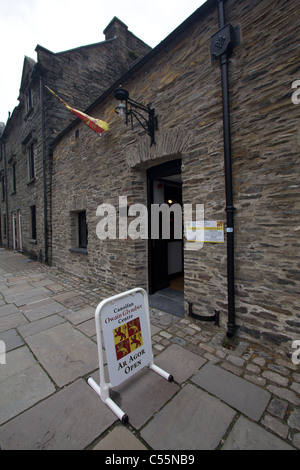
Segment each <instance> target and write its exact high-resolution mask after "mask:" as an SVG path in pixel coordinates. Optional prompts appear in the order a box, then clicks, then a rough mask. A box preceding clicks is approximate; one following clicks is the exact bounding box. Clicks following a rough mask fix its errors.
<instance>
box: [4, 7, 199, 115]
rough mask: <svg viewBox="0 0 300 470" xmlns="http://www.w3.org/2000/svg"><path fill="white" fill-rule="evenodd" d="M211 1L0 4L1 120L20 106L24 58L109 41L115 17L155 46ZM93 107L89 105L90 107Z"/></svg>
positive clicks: (33, 57) (34, 57)
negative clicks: (42, 50) (38, 47)
mask: <svg viewBox="0 0 300 470" xmlns="http://www.w3.org/2000/svg"><path fill="white" fill-rule="evenodd" d="M203 3H205V0H148V1H144V0H86V1H83V0H0V40H1V42H0V47H1V68H0V121H2V122H4V123H6V121H7V118H8V112H9V111H10V112H12V111H13V109H14V107H15V106H17V105H18V100H17V98H18V95H19V88H20V82H21V75H22V67H23V61H24V56H25V55H26V56H29V57H31V58H32V59H34V60H36V59H37V57H36V52H35V47H36V45H37V44H39V45H41V46H43V47H45V48H47V49H49V50H50V51H52V52H61V51H65V50H68V49H72V48H75V47H79V46H83V45H87V44H93V43H96V42H100V41H104V39H105V38H104V35H103V30H104V29H105V27H106V26H107V25H108V23H109V22H110V21H111V19H112V18H113V17H114V16H117V17H118V18H119V19H120V20H121V21H123V22H124V23H125V24H126V25H127V26H128V29H129V31H131V32H132V33H133V34H135V35H136V36H138V37H139V38H140V39H142V40H143V41H144V42H146V43H147V44H148V45H149V46H151V47H155V46H156V45H157V44H158V43H159V42H160V41H162V40H163V39H164V38H165V37H166V36H168V34H170V33H171V32H172V31H174V29H175V28H177V26H179V25H180V24H181V23H182V22H183V21H184V20H185V19H186V18H187V17H188V16H190V15H191V14H192V13H193V12H194V11H195V10H197V8H199V7H200V6H201V5H202V4H203ZM87 105H88V103H87Z"/></svg>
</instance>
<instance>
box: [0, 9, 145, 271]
mask: <svg viewBox="0 0 300 470" xmlns="http://www.w3.org/2000/svg"><path fill="white" fill-rule="evenodd" d="M116 27H118V33H119V35H118V36H116V35H115V34H113V35H112V32H113V33H114V32H115V29H116ZM105 39H106V40H105V41H102V42H99V43H96V44H93V45H88V46H81V47H78V48H76V49H72V50H69V51H64V52H59V53H53V52H51V51H49V50H48V49H46V48H44V47H42V46H40V45H38V46H37V47H36V52H37V63H36V62H35V61H34V60H32V59H30V58H27V57H26V58H25V60H24V66H23V72H22V79H21V87H20V95H19V101H20V104H19V106H17V107H16V108H15V109H14V111H13V113H12V115H11V117H10V119H9V120H8V121H7V123H6V127H5V129H4V133H3V135H2V137H1V150H2V153H1V154H2V158H0V174H1V175H2V176H3V177H5V179H6V187H7V188H6V189H7V198H6V199H7V201H5V200H3V201H0V213H1V217H2V220H1V222H2V224H1V230H2V233H1V234H2V238H1V241H2V244H3V245H4V246H7V247H8V248H13V237H12V230H13V228H12V214H13V213H15V214H17V215H18V214H19V213H20V214H21V229H22V230H21V231H22V246H20V243H18V246H17V249H20V248H22V251H23V252H24V253H27V254H29V255H31V256H32V257H33V258H35V259H39V260H41V261H48V262H51V256H52V223H51V197H52V194H51V180H52V142H53V140H54V139H55V137H57V135H58V134H59V133H60V132H61V131H62V130H63V129H64V128H65V127H67V126H68V125H69V124H70V123H71V122H72V121H73V120H74V114H72V113H71V112H70V111H69V110H67V109H66V108H65V106H64V105H63V104H61V103H60V102H59V101H58V100H57V99H56V98H55V97H54V96H53V95H52V94H50V93H49V92H48V91H47V90H46V88H45V85H48V86H49V87H50V88H51V89H53V90H54V91H55V92H56V93H57V94H58V95H59V96H61V98H63V99H64V100H65V101H66V102H67V103H68V104H69V105H70V106H72V107H75V108H77V109H79V110H81V111H84V110H85V109H86V108H87V107H88V106H89V105H90V104H91V103H92V102H93V101H94V100H95V99H96V98H98V97H99V96H100V95H101V94H102V93H103V92H104V91H105V90H106V89H107V87H108V86H109V85H110V84H111V83H112V82H114V80H116V78H117V77H118V76H119V75H121V74H122V73H124V72H125V71H126V70H127V69H128V67H129V66H130V65H131V64H133V63H134V62H135V61H136V60H138V58H140V57H142V56H143V55H145V53H146V52H149V50H150V49H151V48H150V47H149V46H147V45H146V44H145V43H144V42H143V41H141V40H140V39H139V38H137V37H136V36H134V34H132V33H131V32H130V31H128V28H127V26H126V25H125V24H124V23H122V22H121V21H120V20H119V19H118V18H113V20H112V21H111V22H110V24H109V25H108V26H107V28H106V29H105ZM29 89H31V92H32V103H33V106H32V108H31V110H29V111H28V109H27V107H26V95H27V93H28V90H29ZM42 107H43V113H42ZM31 144H34V164H35V178H34V179H32V180H30V179H29V177H28V147H29V146H30V145H31ZM4 154H5V157H4ZM4 158H6V160H7V175H5V168H4V167H5V165H4ZM14 163H15V164H16V191H15V192H13V190H12V165H13V164H14ZM44 168H45V175H46V176H45V178H46V185H45V184H44ZM29 180H30V181H29ZM67 182H68V178H66V181H65V184H67ZM44 187H46V204H45V198H44ZM6 203H7V205H8V208H7V206H6ZM31 206H36V238H35V239H34V240H33V239H32V234H31V214H30V211H31V209H30V207H31ZM3 218H7V224H6V226H7V230H8V232H7V233H4V231H5V224H4V223H3ZM45 218H46V231H47V236H46V237H45V226H44V224H45V222H44V220H45ZM7 235H8V236H7ZM45 239H46V241H47V243H45ZM47 245H48V249H47ZM46 251H47V252H48V256H46Z"/></svg>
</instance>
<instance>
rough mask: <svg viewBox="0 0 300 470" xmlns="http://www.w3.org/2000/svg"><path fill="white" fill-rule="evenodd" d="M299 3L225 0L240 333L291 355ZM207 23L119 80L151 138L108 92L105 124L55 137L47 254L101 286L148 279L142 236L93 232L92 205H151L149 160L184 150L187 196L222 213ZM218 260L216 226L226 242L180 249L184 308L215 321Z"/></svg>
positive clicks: (223, 258) (210, 212)
mask: <svg viewBox="0 0 300 470" xmlns="http://www.w3.org/2000/svg"><path fill="white" fill-rule="evenodd" d="M298 9H299V8H298V3H297V2H296V1H294V0H292V1H288V2H287V1H284V0H274V1H271V0H262V1H258V0H251V1H250V0H228V2H226V15H227V20H228V21H230V22H231V23H232V25H234V26H235V25H237V24H239V25H240V30H241V45H240V46H237V47H236V48H235V49H234V51H233V54H232V57H231V60H230V66H229V84H230V107H231V131H232V170H233V189H234V206H235V208H236V213H235V269H236V272H235V274H236V277H235V286H236V313H237V318H236V323H237V324H238V325H239V329H238V331H237V334H238V335H239V336H240V337H243V338H247V339H249V340H251V341H254V342H256V341H258V342H260V344H265V345H271V346H272V347H273V348H276V349H278V351H283V350H285V351H286V352H290V353H291V342H292V341H293V340H295V339H299V337H300V319H299V318H300V308H299V302H298V295H299V241H298V238H299V236H298V235H299V108H297V106H295V105H294V104H293V103H292V101H291V94H292V90H291V84H292V82H293V81H294V80H295V79H297V76H298V75H299V54H298V49H299V46H298V45H299V28H298V19H297V18H298V16H297V15H298ZM217 30H218V14H217V9H216V8H212V9H210V10H209V11H206V13H205V15H204V16H201V17H200V16H199V18H198V19H197V20H196V21H195V22H194V23H193V24H190V26H189V28H188V29H186V30H185V31H184V32H182V34H179V35H177V37H176V38H175V39H173V40H172V41H171V42H170V43H168V44H167V45H165V47H164V48H163V50H158V53H157V54H156V55H154V56H153V57H152V59H151V60H149V61H147V63H145V64H144V65H143V67H142V68H140V69H139V70H137V71H135V73H134V75H133V76H132V77H130V78H128V79H127V80H126V81H125V82H124V83H123V86H124V87H125V88H127V89H128V90H129V92H130V96H131V97H132V98H133V99H135V100H137V101H143V102H144V104H146V103H147V102H151V103H152V105H153V106H154V107H155V110H156V113H157V115H158V119H159V130H158V132H157V133H156V145H155V146H152V147H150V145H149V144H150V140H149V137H148V136H147V135H145V133H144V131H143V130H142V129H141V127H139V126H138V125H135V127H134V129H133V130H131V128H130V127H129V126H128V128H126V127H125V125H124V123H123V122H122V121H120V120H119V118H118V117H117V115H116V114H115V112H114V108H115V106H116V104H117V103H116V101H115V100H114V99H113V96H111V97H107V98H106V99H105V100H104V101H103V102H102V103H101V104H100V105H99V106H98V107H97V108H95V110H94V114H95V115H98V116H99V117H101V118H102V119H104V120H107V121H108V122H109V123H110V131H109V132H107V133H105V134H104V135H103V137H102V138H99V137H98V136H97V135H96V134H94V133H93V132H91V131H90V130H89V129H88V128H86V126H84V125H83V124H81V125H78V126H76V127H73V128H72V129H71V130H70V132H69V133H67V134H66V135H64V137H63V138H62V139H59V140H58V141H57V142H56V147H55V149H54V160H53V164H54V167H53V184H52V196H53V199H52V200H53V220H52V222H53V262H54V264H55V265H57V266H59V267H61V268H63V269H65V270H66V271H69V272H73V273H75V274H78V275H80V276H84V277H86V278H93V279H94V280H97V282H98V283H99V285H101V287H102V288H103V297H105V296H107V295H111V294H113V293H118V292H121V291H123V290H125V289H128V288H132V287H136V286H141V287H144V288H146V289H147V288H148V269H147V268H148V258H147V256H148V251H147V250H148V248H147V241H146V240H145V241H144V240H131V239H128V240H118V239H117V240H102V241H101V240H99V239H98V238H97V235H96V227H97V223H98V222H99V220H100V219H99V217H97V216H96V211H97V207H98V206H99V205H101V204H102V203H109V204H113V205H114V206H115V207H116V208H118V198H119V196H127V197H128V202H129V204H133V203H142V204H145V205H146V204H147V189H146V169H147V168H149V167H151V166H154V165H157V164H159V163H162V162H164V161H169V160H173V159H176V158H181V159H182V189H183V203H184V204H188V203H189V204H194V205H195V204H204V207H205V219H206V220H223V221H224V223H225V221H226V215H225V181H224V149H223V122H222V96H221V76H220V67H219V62H218V61H212V59H211V56H210V37H211V36H212V35H213V34H214V33H215V32H216V31H217ZM76 130H79V138H76V137H75V131H76ZM66 181H67V184H66ZM78 208H81V209H84V210H86V212H87V222H88V254H85V255H83V254H79V253H71V252H70V251H69V248H71V247H72V246H71V244H72V226H71V220H72V219H71V217H70V213H71V212H74V211H76V210H78ZM226 263H227V255H226V232H225V243H224V244H211V243H205V245H204V247H203V248H202V249H201V250H199V251H191V250H189V249H188V246H187V245H186V247H185V251H184V294H185V302H186V307H187V302H193V309H194V312H195V313H196V314H200V315H210V314H212V313H213V312H214V309H217V310H220V312H221V328H222V329H223V330H224V332H226V323H227V321H228V319H227V267H226ZM186 310H187V308H186Z"/></svg>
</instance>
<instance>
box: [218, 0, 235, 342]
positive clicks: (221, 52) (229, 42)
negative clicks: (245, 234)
mask: <svg viewBox="0 0 300 470" xmlns="http://www.w3.org/2000/svg"><path fill="white" fill-rule="evenodd" d="M217 2H218V13H219V28H220V30H219V31H218V32H217V33H216V34H214V35H213V36H212V38H211V53H212V57H213V59H217V58H219V59H220V67H221V80H222V102H223V137H224V163H225V192H226V209H225V210H226V216H227V294H228V323H227V328H228V329H227V337H229V338H231V337H232V336H233V335H234V332H235V329H236V328H237V325H236V324H235V292H234V211H235V208H234V206H233V195H232V164H231V137H230V105H229V83H228V64H229V57H230V55H231V52H232V49H233V47H234V46H237V45H239V44H240V34H239V26H236V27H233V26H231V24H229V23H228V24H225V5H224V3H225V2H224V0H217Z"/></svg>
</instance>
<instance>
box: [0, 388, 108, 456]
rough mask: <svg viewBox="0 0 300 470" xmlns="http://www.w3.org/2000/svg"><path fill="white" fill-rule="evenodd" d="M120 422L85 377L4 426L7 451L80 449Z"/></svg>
mask: <svg viewBox="0 0 300 470" xmlns="http://www.w3.org/2000/svg"><path fill="white" fill-rule="evenodd" d="M115 421H116V417H115V415H114V414H113V413H112V412H111V411H110V410H109V408H108V407H107V406H106V405H105V404H104V403H103V402H102V401H101V400H100V398H99V397H98V396H97V395H96V394H95V392H94V391H93V390H92V389H91V388H90V386H89V385H88V384H87V383H86V382H85V381H84V380H82V379H79V380H77V381H76V382H74V383H73V384H71V385H69V386H68V387H66V388H64V389H63V390H61V391H59V392H57V393H56V394H54V395H52V396H51V397H49V398H47V399H46V400H44V401H43V402H41V403H39V404H37V405H35V406H34V407H33V408H31V409H30V410H28V411H26V412H25V413H23V414H22V415H20V416H18V417H17V418H15V419H13V420H12V421H10V422H9V423H7V424H6V425H4V426H3V427H2V428H1V446H2V449H3V450H11V449H12V450H78V449H83V448H85V447H86V446H88V445H89V444H90V443H91V442H93V441H94V440H95V439H96V438H97V437H98V436H99V435H100V434H102V433H103V432H104V431H105V430H106V429H107V428H109V427H110V426H111V425H112V424H113V423H114V422H115Z"/></svg>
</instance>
